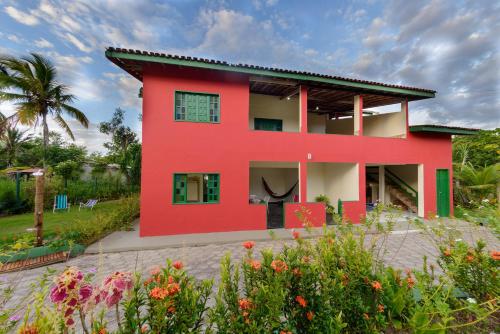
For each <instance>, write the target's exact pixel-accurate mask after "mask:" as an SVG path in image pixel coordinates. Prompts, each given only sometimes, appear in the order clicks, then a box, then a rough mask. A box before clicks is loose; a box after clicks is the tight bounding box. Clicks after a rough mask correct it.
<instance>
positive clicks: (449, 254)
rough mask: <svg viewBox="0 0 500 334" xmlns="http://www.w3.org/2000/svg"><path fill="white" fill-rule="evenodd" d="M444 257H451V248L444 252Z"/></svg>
mask: <svg viewBox="0 0 500 334" xmlns="http://www.w3.org/2000/svg"><path fill="white" fill-rule="evenodd" d="M443 255H444V256H447V257H448V256H451V250H450V249H449V248H447V249H445V250H444V252H443Z"/></svg>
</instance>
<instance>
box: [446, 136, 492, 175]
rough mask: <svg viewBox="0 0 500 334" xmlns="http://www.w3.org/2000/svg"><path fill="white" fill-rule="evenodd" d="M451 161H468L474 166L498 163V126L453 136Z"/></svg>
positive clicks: (461, 162) (462, 162)
mask: <svg viewBox="0 0 500 334" xmlns="http://www.w3.org/2000/svg"><path fill="white" fill-rule="evenodd" d="M453 162H454V163H458V164H462V165H464V164H465V163H470V164H471V165H472V166H473V167H476V168H477V167H484V166H490V165H494V164H497V163H500V128H497V129H495V130H481V131H478V132H477V133H476V134H475V135H472V136H456V137H454V138H453Z"/></svg>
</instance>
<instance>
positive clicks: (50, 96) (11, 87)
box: [0, 53, 89, 166]
mask: <svg viewBox="0 0 500 334" xmlns="http://www.w3.org/2000/svg"><path fill="white" fill-rule="evenodd" d="M0 66H1V67H2V68H3V70H2V71H0V100H3V101H11V102H14V103H15V104H16V113H15V114H14V115H13V116H11V118H12V119H14V120H15V121H16V122H20V123H21V124H24V125H28V126H32V127H36V126H38V125H40V126H41V127H42V129H43V132H42V133H43V148H44V157H43V158H44V166H45V154H46V150H47V146H48V145H49V126H48V123H47V119H48V117H52V118H53V119H54V121H55V122H56V123H57V124H58V125H59V126H60V127H61V128H62V129H63V130H64V131H65V132H66V133H67V134H68V135H69V136H70V137H71V139H73V140H74V136H73V132H72V131H71V129H70V127H69V125H68V123H67V122H66V121H65V120H64V118H63V115H64V114H66V115H68V116H70V117H72V118H74V119H76V120H77V121H78V122H79V123H80V124H81V125H83V126H84V127H86V128H87V127H88V124H89V122H88V119H87V117H86V116H85V114H84V113H83V112H81V111H80V110H78V109H77V108H75V107H73V106H72V103H73V101H74V100H75V97H74V96H73V95H72V94H69V93H68V87H67V86H65V85H62V84H59V83H58V82H57V71H56V68H55V67H54V66H53V65H52V63H51V62H50V61H49V60H48V59H46V58H44V57H42V56H41V55H38V54H36V53H31V54H30V56H28V57H22V58H20V59H18V58H14V57H9V56H7V57H0ZM13 91H14V92H13Z"/></svg>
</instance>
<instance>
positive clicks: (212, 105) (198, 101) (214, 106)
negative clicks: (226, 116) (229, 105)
mask: <svg viewBox="0 0 500 334" xmlns="http://www.w3.org/2000/svg"><path fill="white" fill-rule="evenodd" d="M219 100H220V99H219V95H216V94H203V93H191V92H175V120H176V121H186V122H203V123H219V122H220V101H219Z"/></svg>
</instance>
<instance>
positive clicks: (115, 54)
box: [105, 50, 436, 99]
mask: <svg viewBox="0 0 500 334" xmlns="http://www.w3.org/2000/svg"><path fill="white" fill-rule="evenodd" d="M105 54H106V57H107V58H108V59H110V60H111V61H112V62H113V63H115V64H116V65H118V66H120V63H119V62H118V61H117V60H118V59H123V60H134V61H140V62H151V63H160V64H168V65H178V66H188V67H195V68H204V69H211V70H220V71H230V72H237V73H243V74H251V75H260V76H268V77H274V78H283V79H293V80H301V81H309V82H318V83H326V84H333V85H338V86H344V87H346V88H350V89H353V88H354V89H367V90H371V91H377V92H380V93H385V94H401V95H405V96H409V97H413V98H415V99H426V98H433V97H435V96H436V93H435V92H431V91H417V90H411V89H405V88H399V87H387V86H382V85H377V84H367V83H360V82H353V81H348V80H341V79H333V78H323V77H318V76H314V75H308V74H299V73H286V72H279V71H272V70H266V69H258V68H251V67H245V66H237V65H231V64H224V63H217V62H214V63H205V62H200V61H195V60H188V59H175V58H166V57H163V56H156V55H150V54H131V53H126V52H119V51H113V50H106V53H105ZM120 67H122V66H120ZM129 73H130V72H129ZM130 74H131V75H133V76H134V77H136V78H137V79H139V80H141V78H140V77H138V76H137V74H135V73H130Z"/></svg>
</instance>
